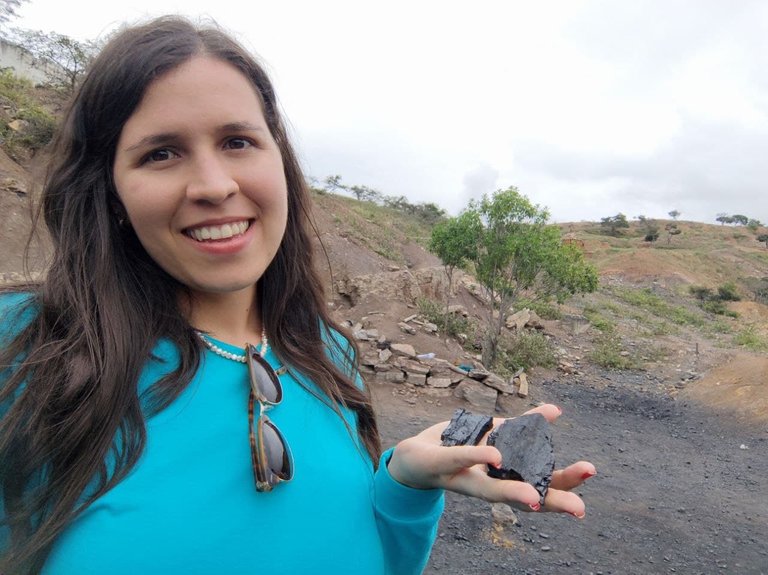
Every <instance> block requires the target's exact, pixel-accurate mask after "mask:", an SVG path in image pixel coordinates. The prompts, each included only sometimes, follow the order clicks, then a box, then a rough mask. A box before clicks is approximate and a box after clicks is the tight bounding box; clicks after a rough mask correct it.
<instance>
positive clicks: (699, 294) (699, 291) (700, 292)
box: [688, 286, 713, 301]
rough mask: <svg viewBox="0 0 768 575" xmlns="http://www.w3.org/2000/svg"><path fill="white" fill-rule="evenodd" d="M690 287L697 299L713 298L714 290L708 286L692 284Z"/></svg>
mask: <svg viewBox="0 0 768 575" xmlns="http://www.w3.org/2000/svg"><path fill="white" fill-rule="evenodd" d="M688 289H689V291H690V292H691V295H692V296H693V297H695V298H696V299H700V300H702V301H706V300H709V299H712V295H713V294H712V290H711V289H709V288H707V287H703V286H691V287H690V288H688Z"/></svg>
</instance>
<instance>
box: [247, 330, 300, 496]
mask: <svg viewBox="0 0 768 575" xmlns="http://www.w3.org/2000/svg"><path fill="white" fill-rule="evenodd" d="M245 357H246V363H247V364H248V375H249V376H250V379H251V392H250V394H249V397H248V430H249V437H250V440H251V463H252V465H253V477H254V479H255V480H256V490H257V491H272V489H273V488H274V487H275V486H276V485H278V484H279V483H282V482H283V481H290V480H291V478H292V477H293V456H292V455H291V450H290V448H289V447H288V443H287V442H286V441H285V438H284V437H283V434H282V433H280V430H279V429H278V428H277V427H276V426H275V424H274V423H272V421H271V420H270V419H269V417H267V414H266V412H267V411H268V410H269V409H270V408H272V407H273V406H275V405H277V404H279V403H280V402H281V401H282V400H283V386H282V385H281V384H280V379H279V378H278V377H277V373H275V370H274V369H273V368H272V366H271V365H269V363H267V360H265V359H264V358H263V357H261V355H260V354H259V352H258V351H257V350H256V347H255V346H253V345H251V344H248V345H247V346H246V348H245ZM257 402H258V405H259V414H258V417H257V418H256V425H254V404H255V403H257Z"/></svg>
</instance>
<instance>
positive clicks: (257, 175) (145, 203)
mask: <svg viewBox="0 0 768 575" xmlns="http://www.w3.org/2000/svg"><path fill="white" fill-rule="evenodd" d="M113 169H114V181H115V186H116V187H117V194H118V196H119V197H120V200H121V201H122V203H123V205H124V206H125V209H126V211H127V213H128V219H129V220H130V223H131V226H132V227H133V229H134V230H135V232H136V235H137V236H138V238H139V241H140V242H141V244H142V245H143V246H144V249H146V250H147V252H148V253H149V255H150V256H151V257H152V258H153V259H154V260H155V262H157V264H158V265H160V267H162V268H163V269H164V270H165V271H166V272H168V273H169V274H170V275H171V276H173V277H174V278H176V279H177V280H178V281H180V282H181V283H183V284H184V285H186V286H188V287H189V288H190V289H192V290H193V291H194V292H198V293H226V292H236V291H241V290H249V291H251V292H252V291H253V289H254V286H255V284H256V281H257V280H258V279H259V278H260V277H261V275H262V274H263V273H264V270H265V269H266V268H267V266H268V265H269V263H270V262H271V261H272V259H273V258H274V256H275V254H276V253H277V249H278V247H279V245H280V242H281V240H282V238H283V234H284V232H285V226H286V220H287V214H288V204H287V196H288V191H287V185H286V181H285V173H284V171H283V162H282V158H281V155H280V150H279V149H278V146H277V144H276V143H275V141H274V139H273V138H272V135H271V134H270V131H269V128H268V126H267V122H266V120H265V118H264V113H263V110H262V105H261V100H260V98H259V96H258V95H257V93H256V91H255V88H254V87H253V85H252V84H251V83H250V82H249V81H248V80H247V78H246V77H245V76H244V75H243V74H242V73H241V72H240V71H239V70H237V69H236V68H235V67H234V66H232V65H231V64H229V63H227V62H224V61H222V60H218V59H215V58H211V57H205V56H198V57H194V58H193V59H191V60H189V61H188V62H185V63H184V64H182V65H181V66H179V67H178V68H175V69H173V70H171V71H170V72H168V73H166V74H164V75H163V76H161V77H160V78H159V79H157V80H156V81H155V82H153V83H152V84H150V85H149V87H148V88H147V90H146V92H145V93H144V96H143V98H142V100H141V103H140V104H139V106H138V107H137V108H136V110H135V111H134V113H133V115H132V116H131V117H130V118H129V119H128V121H127V122H126V123H125V125H124V126H123V129H122V132H121V133H120V139H119V140H118V143H117V151H116V156H115V163H114V167H113Z"/></svg>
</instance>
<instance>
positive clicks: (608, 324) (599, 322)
mask: <svg viewBox="0 0 768 575" xmlns="http://www.w3.org/2000/svg"><path fill="white" fill-rule="evenodd" d="M584 317H586V318H587V319H588V320H589V323H590V324H591V325H592V327H594V328H595V329H597V330H599V331H602V332H603V333H613V330H614V329H616V325H615V324H614V323H613V322H612V321H611V320H610V319H608V318H607V317H605V316H604V315H603V314H601V313H600V312H599V311H598V310H597V308H595V307H592V306H586V307H585V308H584Z"/></svg>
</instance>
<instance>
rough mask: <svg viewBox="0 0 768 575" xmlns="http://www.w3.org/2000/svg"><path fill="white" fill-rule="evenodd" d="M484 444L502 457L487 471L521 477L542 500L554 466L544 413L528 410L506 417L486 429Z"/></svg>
mask: <svg viewBox="0 0 768 575" xmlns="http://www.w3.org/2000/svg"><path fill="white" fill-rule="evenodd" d="M488 445H493V446H494V447H496V449H498V450H499V451H500V452H501V457H502V462H501V467H500V468H498V469H497V468H495V467H491V466H488V475H490V476H491V477H496V478H498V479H512V480H515V481H525V482H526V483H529V484H531V485H533V486H534V487H535V488H536V491H538V492H539V495H541V500H542V501H544V497H545V496H546V495H547V489H549V483H550V481H552V472H553V471H554V469H555V452H554V448H553V447H552V433H551V432H550V429H549V423H547V420H546V419H545V418H544V416H543V415H541V414H539V413H531V414H528V415H521V416H520V417H516V418H514V419H508V420H506V421H505V422H504V423H502V424H501V425H500V426H498V427H497V428H496V429H494V430H493V431H492V432H491V433H490V435H489V436H488Z"/></svg>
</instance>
